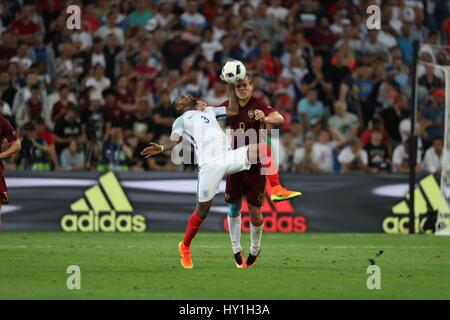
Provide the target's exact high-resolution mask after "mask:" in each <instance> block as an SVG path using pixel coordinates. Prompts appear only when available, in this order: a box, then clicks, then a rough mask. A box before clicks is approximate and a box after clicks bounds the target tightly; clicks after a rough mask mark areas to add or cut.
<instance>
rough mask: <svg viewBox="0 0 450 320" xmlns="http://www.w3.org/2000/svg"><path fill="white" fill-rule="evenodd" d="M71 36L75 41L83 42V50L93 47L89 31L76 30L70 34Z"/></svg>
mask: <svg viewBox="0 0 450 320" xmlns="http://www.w3.org/2000/svg"><path fill="white" fill-rule="evenodd" d="M70 38H71V39H72V42H73V43H75V42H77V41H80V42H81V50H86V49H88V48H90V47H92V35H91V34H90V33H89V32H86V31H82V32H75V33H73V34H72V35H71V36H70Z"/></svg>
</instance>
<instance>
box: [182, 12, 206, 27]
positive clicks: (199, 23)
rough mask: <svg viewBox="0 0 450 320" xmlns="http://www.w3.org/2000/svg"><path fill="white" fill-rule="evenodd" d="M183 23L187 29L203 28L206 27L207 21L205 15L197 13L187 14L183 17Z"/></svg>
mask: <svg viewBox="0 0 450 320" xmlns="http://www.w3.org/2000/svg"><path fill="white" fill-rule="evenodd" d="M180 18H181V22H182V23H183V24H184V25H185V26H186V27H200V28H203V27H205V25H206V19H205V17H204V16H203V15H201V14H200V13H198V12H196V13H194V14H191V13H188V12H185V13H183V14H182V15H181V17H180Z"/></svg>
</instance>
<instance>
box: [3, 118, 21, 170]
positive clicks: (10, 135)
mask: <svg viewBox="0 0 450 320" xmlns="http://www.w3.org/2000/svg"><path fill="white" fill-rule="evenodd" d="M4 139H6V140H8V142H10V143H11V142H14V141H16V140H17V134H16V130H14V128H13V127H12V126H11V123H9V121H8V120H7V119H6V118H5V117H3V116H0V148H1V147H2V144H3V140H4ZM0 173H3V163H2V162H1V161H0Z"/></svg>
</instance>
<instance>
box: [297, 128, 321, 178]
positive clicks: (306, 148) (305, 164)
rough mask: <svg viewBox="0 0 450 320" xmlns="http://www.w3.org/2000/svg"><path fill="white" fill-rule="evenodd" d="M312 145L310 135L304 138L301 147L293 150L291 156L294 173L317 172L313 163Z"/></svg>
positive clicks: (312, 140)
mask: <svg viewBox="0 0 450 320" xmlns="http://www.w3.org/2000/svg"><path fill="white" fill-rule="evenodd" d="M313 145H314V139H313V137H312V136H311V135H308V136H307V137H306V138H305V141H304V142H303V145H302V147H300V148H297V149H296V150H295V152H294V155H293V164H294V166H295V171H296V172H301V173H312V172H318V167H317V165H316V163H314V161H313Z"/></svg>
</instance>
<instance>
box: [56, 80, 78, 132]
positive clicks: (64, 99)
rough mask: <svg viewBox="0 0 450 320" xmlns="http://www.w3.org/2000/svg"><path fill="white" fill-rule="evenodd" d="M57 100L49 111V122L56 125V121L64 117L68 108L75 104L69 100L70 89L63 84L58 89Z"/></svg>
mask: <svg viewBox="0 0 450 320" xmlns="http://www.w3.org/2000/svg"><path fill="white" fill-rule="evenodd" d="M58 91H59V100H58V101H56V102H55V103H54V104H53V107H52V109H51V121H52V122H53V123H56V121H58V119H59V118H60V117H62V116H64V115H65V114H66V112H67V110H69V109H70V108H73V107H75V104H74V103H73V102H72V101H70V100H69V95H70V88H69V87H68V86H67V85H65V84H63V85H61V86H60V87H59V90H58Z"/></svg>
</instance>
